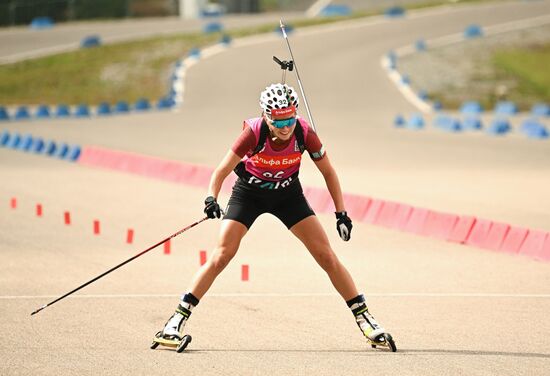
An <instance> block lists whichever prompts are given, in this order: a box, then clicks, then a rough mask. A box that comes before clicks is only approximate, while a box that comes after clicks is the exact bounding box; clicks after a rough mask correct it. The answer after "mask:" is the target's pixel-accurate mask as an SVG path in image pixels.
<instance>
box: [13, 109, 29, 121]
mask: <svg viewBox="0 0 550 376" xmlns="http://www.w3.org/2000/svg"><path fill="white" fill-rule="evenodd" d="M30 118H31V115H30V113H29V109H28V108H27V106H20V107H19V108H18V109H17V111H16V112H15V120H26V119H30Z"/></svg>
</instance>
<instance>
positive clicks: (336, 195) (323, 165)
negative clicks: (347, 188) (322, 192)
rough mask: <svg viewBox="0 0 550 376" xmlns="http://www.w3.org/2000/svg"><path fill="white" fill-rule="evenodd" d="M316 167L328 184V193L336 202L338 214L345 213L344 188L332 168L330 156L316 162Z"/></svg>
mask: <svg viewBox="0 0 550 376" xmlns="http://www.w3.org/2000/svg"><path fill="white" fill-rule="evenodd" d="M313 162H314V163H315V166H317V168H318V169H319V171H321V174H322V175H323V178H324V179H325V183H326V184H327V188H328V191H329V193H330V196H331V197H332V201H334V207H335V208H336V211H337V212H343V211H345V210H346V209H345V207H344V197H343V196H342V188H341V186H340V181H339V180H338V175H337V174H336V170H334V167H332V164H331V163H330V160H329V158H328V155H326V154H325V155H324V157H323V158H322V159H319V160H317V161H316V160H314V161H313Z"/></svg>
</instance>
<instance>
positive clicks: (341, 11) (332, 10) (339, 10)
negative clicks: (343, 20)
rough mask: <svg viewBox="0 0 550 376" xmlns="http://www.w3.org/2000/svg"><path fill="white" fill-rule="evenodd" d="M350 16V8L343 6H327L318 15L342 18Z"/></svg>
mask: <svg viewBox="0 0 550 376" xmlns="http://www.w3.org/2000/svg"><path fill="white" fill-rule="evenodd" d="M350 14H351V8H350V7H349V6H347V5H343V4H329V5H327V6H326V7H324V8H323V9H322V10H321V12H320V13H319V15H320V16H321V17H344V16H349V15H350Z"/></svg>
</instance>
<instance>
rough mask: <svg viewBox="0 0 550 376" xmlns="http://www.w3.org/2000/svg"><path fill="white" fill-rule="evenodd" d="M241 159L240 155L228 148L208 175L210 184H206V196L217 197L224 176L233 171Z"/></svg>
mask: <svg viewBox="0 0 550 376" xmlns="http://www.w3.org/2000/svg"><path fill="white" fill-rule="evenodd" d="M240 161H241V157H239V156H238V155H237V154H235V153H234V152H233V150H229V151H228V152H227V154H226V155H225V157H224V158H223V159H222V161H221V162H220V164H219V165H218V167H216V169H215V170H214V172H213V173H212V176H211V177H210V184H209V185H208V196H212V197H214V198H217V197H218V194H219V193H220V190H221V189H222V184H223V181H224V180H225V178H226V177H227V176H228V175H229V174H230V173H231V171H233V169H234V168H235V167H236V166H237V164H238V163H239V162H240Z"/></svg>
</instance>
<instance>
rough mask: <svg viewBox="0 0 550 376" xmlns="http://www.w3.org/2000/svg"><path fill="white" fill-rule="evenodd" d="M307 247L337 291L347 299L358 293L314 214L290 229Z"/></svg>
mask: <svg viewBox="0 0 550 376" xmlns="http://www.w3.org/2000/svg"><path fill="white" fill-rule="evenodd" d="M290 231H292V233H293V234H294V235H296V237H297V238H298V239H300V241H301V242H302V243H304V245H305V246H306V248H307V249H308V251H309V253H311V255H312V256H313V258H314V259H315V261H317V263H318V264H319V265H320V266H321V267H322V268H323V269H324V270H325V272H326V273H327V274H328V276H329V278H330V281H331V282H332V284H333V285H334V287H335V288H336V290H337V291H338V293H339V294H340V295H341V296H342V298H344V300H346V301H348V300H350V299H352V298H355V297H356V296H357V295H358V292H357V287H356V286H355V283H354V282H353V279H352V278H351V275H350V274H349V272H348V271H347V269H346V268H345V267H344V265H342V263H341V262H340V260H338V257H337V256H336V254H335V253H334V251H333V250H332V248H331V246H330V243H329V241H328V237H327V234H326V232H325V230H324V229H323V227H322V226H321V223H319V220H318V219H317V217H316V216H315V215H311V216H309V217H307V218H304V219H302V220H301V221H300V222H298V223H297V224H295V225H294V226H292V228H291V229H290Z"/></svg>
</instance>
